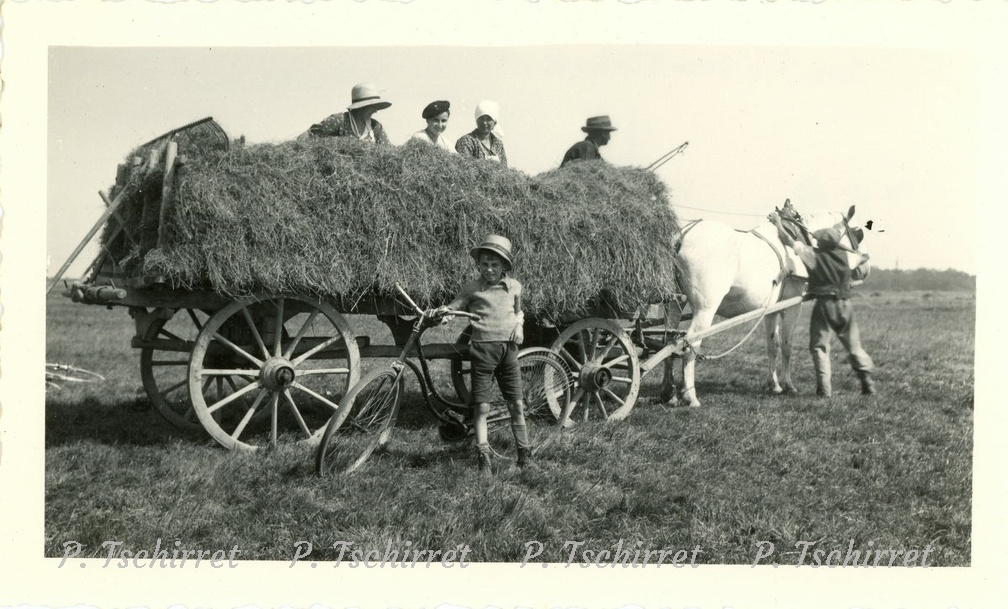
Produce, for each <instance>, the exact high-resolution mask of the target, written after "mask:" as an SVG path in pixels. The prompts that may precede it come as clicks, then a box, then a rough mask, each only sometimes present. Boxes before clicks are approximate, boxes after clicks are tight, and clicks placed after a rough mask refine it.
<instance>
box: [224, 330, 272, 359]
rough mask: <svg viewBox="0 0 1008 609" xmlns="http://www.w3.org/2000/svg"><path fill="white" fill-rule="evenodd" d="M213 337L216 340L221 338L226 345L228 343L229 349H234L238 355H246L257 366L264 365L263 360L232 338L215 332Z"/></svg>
mask: <svg viewBox="0 0 1008 609" xmlns="http://www.w3.org/2000/svg"><path fill="white" fill-rule="evenodd" d="M213 338H214V340H219V341H220V342H222V343H224V344H225V345H227V347H228V348H229V349H231V350H232V351H234V352H235V353H237V354H238V355H240V356H242V357H244V358H245V359H247V360H248V361H250V362H252V363H253V364H255V365H256V366H257V367H261V366H262V365H263V361H262V360H260V359H258V358H257V357H255V356H254V355H252V354H251V353H249V352H248V351H246V350H245V349H242V348H241V347H239V346H238V345H236V344H234V343H233V342H231V341H230V340H228V339H226V338H224V337H223V336H221V335H220V334H218V333H216V332H215V333H214V335H213Z"/></svg>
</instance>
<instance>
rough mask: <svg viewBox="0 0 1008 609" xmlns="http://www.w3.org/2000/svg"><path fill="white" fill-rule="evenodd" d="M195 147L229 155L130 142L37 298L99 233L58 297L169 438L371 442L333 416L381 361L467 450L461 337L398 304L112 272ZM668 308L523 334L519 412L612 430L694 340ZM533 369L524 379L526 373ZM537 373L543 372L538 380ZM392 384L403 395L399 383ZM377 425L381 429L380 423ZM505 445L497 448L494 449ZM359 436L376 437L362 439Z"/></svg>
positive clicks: (148, 245)
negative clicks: (135, 362) (123, 324)
mask: <svg viewBox="0 0 1008 609" xmlns="http://www.w3.org/2000/svg"><path fill="white" fill-rule="evenodd" d="M196 139H198V140H199V142H200V145H202V146H207V145H214V146H220V147H221V148H224V149H226V148H227V147H228V146H229V141H228V138H227V136H226V134H225V133H224V132H223V130H221V128H220V127H219V126H218V125H217V124H216V123H215V122H214V121H213V120H212V119H210V118H206V119H203V120H201V121H197V122H195V123H192V124H190V125H186V126H184V127H182V128H179V129H176V130H173V131H171V132H168V133H166V134H164V135H162V136H160V137H159V138H156V139H154V140H152V141H150V142H148V143H146V144H144V145H143V146H141V147H140V148H138V149H137V154H136V156H134V157H133V158H132V159H131V161H130V162H128V163H124V164H123V165H120V167H119V170H118V173H117V180H116V184H117V189H114V190H113V191H112V196H111V197H110V196H109V195H107V194H105V193H104V192H103V193H101V195H102V197H103V199H104V200H105V202H106V204H107V209H106V211H105V212H104V214H103V215H102V217H101V218H100V219H99V220H98V222H97V223H96V224H95V226H94V228H92V230H91V231H90V232H89V233H88V234H87V236H86V237H85V239H84V241H83V242H82V243H81V244H80V246H78V248H77V249H76V250H75V251H74V253H73V254H72V255H71V257H70V259H69V260H67V262H66V263H65V264H64V265H63V267H62V268H61V269H60V271H59V272H58V274H57V275H56V277H55V278H54V279H53V280H52V282H51V284H50V286H49V289H50V290H51V289H52V288H53V287H54V286H56V285H57V284H58V283H59V282H60V279H61V278H62V275H63V274H64V273H65V271H66V269H67V268H68V267H69V266H70V264H71V263H72V261H73V259H74V258H76V256H77V255H78V254H79V253H80V252H81V251H82V250H83V249H84V247H85V245H86V244H87V243H88V242H89V241H90V240H91V239H92V238H93V237H94V235H95V234H97V232H98V231H99V230H100V229H101V228H102V227H104V228H105V230H106V238H105V239H104V240H103V246H102V250H101V251H100V253H99V254H98V256H97V257H96V258H95V260H94V261H93V263H92V264H91V265H90V266H89V268H88V269H87V271H86V272H85V274H84V275H83V279H82V280H80V281H76V282H73V283H70V284H69V285H66V286H65V289H64V291H63V294H64V295H65V296H67V297H69V298H71V299H72V300H73V301H74V302H78V303H83V304H91V305H101V306H106V307H109V308H111V307H124V308H126V309H127V310H128V311H129V314H130V316H131V317H132V319H133V322H134V325H135V327H136V334H135V335H134V336H133V338H132V340H131V346H132V347H133V348H135V349H139V351H140V374H141V379H142V382H143V387H144V390H145V392H146V394H147V396H148V398H149V400H150V402H151V404H152V405H153V406H154V407H155V408H156V409H157V411H158V412H159V413H160V414H161V415H162V416H163V417H164V418H165V419H167V420H168V421H169V422H170V423H172V424H173V425H175V426H177V427H179V428H182V429H186V430H198V429H200V428H202V429H205V430H206V432H208V433H209V434H210V435H211V436H212V437H213V438H214V439H215V440H216V441H217V442H218V443H220V444H221V445H222V446H224V447H226V448H229V449H257V448H261V447H266V446H273V445H276V444H278V443H282V442H295V441H309V442H318V441H320V440H321V439H322V436H323V434H324V433H325V431H326V428H327V425H328V424H329V422H330V420H334V415H338V416H336V417H335V419H339V421H340V424H337V425H336V426H337V427H341V428H342V427H348V428H349V427H352V426H353V425H358V426H359V427H360V428H362V429H364V428H367V429H371V430H373V427H368V426H367V425H366V424H365V423H364V422H363V419H358V418H357V417H356V415H355V414H354V413H353V412H349V411H347V409H346V408H344V410H342V411H341V402H342V401H343V400H344V398H346V397H347V396H348V395H350V394H351V393H352V392H353V391H354V389H355V386H357V385H358V383H359V381H360V380H361V376H362V375H361V362H362V359H364V358H383V359H387V360H396V361H398V362H400V363H399V364H398V365H399V366H400V367H401V369H403V370H404V369H405V368H409V369H410V370H411V371H412V372H413V373H414V376H415V377H416V378H417V380H418V381H419V383H420V387H421V392H422V394H423V397H424V401H425V403H426V406H427V408H428V410H429V411H430V412H431V413H432V414H433V415H434V416H435V417H436V419H437V420H438V421H439V423H440V425H441V432H442V437H443V438H445V439H449V440H452V439H459V438H462V437H465V436H466V433H467V432H468V426H467V419H468V414H469V413H468V395H469V394H468V382H469V379H468V376H469V368H468V366H469V361H468V334H467V333H466V332H463V333H462V334H461V335H460V336H458V338H457V339H456V340H455V341H453V342H446V343H433V344H424V345H422V346H421V345H420V341H419V336H418V334H417V332H418V330H419V331H420V332H422V331H425V330H426V329H427V328H428V327H429V323H428V322H429V320H426V318H425V316H424V312H423V311H422V310H420V309H419V308H418V307H416V306H415V305H414V304H413V303H412V301H409V300H408V297H405V298H404V295H403V294H384V295H382V294H375V295H373V296H371V297H368V298H363V299H358V300H354V301H353V302H350V301H347V300H343V299H328V298H324V297H319V296H317V295H311V294H255V295H248V296H239V297H231V296H228V295H224V294H220V293H217V292H214V291H209V290H207V291H201V290H191V289H179V288H177V287H173V286H171V285H170V284H169V283H168V282H167V281H166V279H165V278H163V277H157V276H145V275H143V274H142V273H139V272H136V271H134V272H132V273H131V272H127V271H126V270H125V269H126V267H127V266H128V265H126V264H125V263H126V262H127V260H124V259H122V258H123V257H133V258H137V257H139V259H140V260H142V259H143V258H142V257H143V256H144V255H146V253H147V252H148V251H150V250H151V249H153V248H155V247H157V246H158V244H160V243H164V241H165V237H166V236H165V222H164V220H165V218H166V217H167V215H168V212H169V210H170V208H171V206H172V205H173V194H174V192H176V190H177V186H178V184H179V181H180V180H182V179H184V176H185V171H186V164H187V158H186V156H185V154H184V152H185V150H186V145H187V142H188V141H190V140H196ZM152 178H153V179H156V180H159V181H160V188H159V189H158V188H154V189H151V188H146V190H145V193H147V194H145V202H144V207H143V210H142V217H141V218H140V219H139V220H140V221H139V222H132V223H130V222H127V221H126V220H125V219H124V217H123V213H124V212H123V210H122V209H121V208H120V203H121V197H122V191H123V189H122V188H121V185H123V184H126V183H127V182H128V181H129V180H137V179H140V180H144V181H145V182H144V183H145V184H150V183H151V179H152ZM117 190H118V191H119V192H118V193H117ZM151 191H156V192H151ZM137 227H138V228H137ZM132 268H142V265H136V264H134V265H133V267H132ZM800 301H801V298H800V297H799V298H795V299H790V300H785V301H782V302H779V303H777V304H775V305H773V306H772V307H770V308H769V309H766V310H758V311H754V312H752V313H749V314H746V315H742V316H739V317H736V318H732V319H730V320H727V321H724V322H721V323H719V324H717V325H715V326H714V327H712V328H710V329H709V330H707V331H706V332H704V333H703V336H707V335H711V334H715V333H717V332H721V331H723V330H725V329H728V328H730V327H733V326H736V325H738V324H742V323H746V322H748V321H754V320H758V318H760V317H761V316H763V315H767V314H769V313H772V312H774V311H777V310H781V309H783V308H787V307H790V306H794V305H796V304H798V303H799V302H800ZM670 304H671V306H668V307H664V309H665V310H669V311H675V315H674V316H673V317H670V318H666V317H665V314H664V313H663V314H661V315H655V316H649V315H648V314H643V315H641V314H638V313H636V312H634V313H627V312H618V311H614V310H612V309H611V308H610V307H605V306H599V307H597V309H596V310H595V311H592V313H593V314H594V315H592V316H579V317H573V318H570V319H562V320H552V321H551V322H550V323H541V324H535V323H530V324H529V326H530V327H527V329H526V337H527V338H528V340H527V342H528V343H529V344H531V345H532V347H530V348H526V349H525V350H523V351H522V354H523V356H524V357H525V358H526V359H525V360H524V361H525V362H526V363H528V364H529V366H524V365H523V374H524V372H525V370H526V368H528V369H529V370H532V371H533V376H531V377H528V378H526V383H527V384H529V385H531V386H530V387H526V393H527V394H529V393H530V392H531V394H534V395H537V396H538V397H533V398H529V397H528V396H527V401H529V402H532V401H535V400H538V404H539V405H542V404H543V403H544V401H545V403H547V405H548V408H547V409H546V410H548V412H549V413H550V416H551V417H552V418H551V419H550V420H549V422H548V424H547V427H548V429H550V430H557V429H560V428H562V427H569V426H571V425H573V424H574V423H577V422H580V421H586V420H591V419H607V420H608V419H612V420H616V419H621V418H623V417H625V416H626V415H627V414H629V413H630V411H631V409H632V408H633V406H634V403H635V402H636V400H637V395H638V392H639V389H640V384H641V378H642V376H643V375H645V374H647V373H649V372H650V371H652V370H653V369H654V368H655V367H657V366H658V365H659V364H660V363H662V362H664V361H665V360H667V359H668V358H669V357H673V356H677V355H680V354H682V353H683V352H684V350H685V349H687V348H689V341H691V340H696V339H699V338H702V336H686V334H685V333H684V332H682V331H680V330H679V329H678V324H679V322H680V321H682V319H685V318H682V319H681V310H680V309H679V307H678V305H677V304H676V303H670ZM657 308H658V307H652V310H655V309H657ZM351 315H372V316H377V317H378V318H379V319H380V320H381V321H382V322H384V323H385V324H386V325H387V326H388V327H389V329H390V330H391V335H392V339H393V340H392V344H373V343H372V340H371V337H370V336H367V335H361V334H358V333H357V332H356V331H355V329H354V327H353V325H352V324H351V320H350V318H349V316H351ZM540 321H542V320H540ZM533 356H534V357H533ZM412 359H416V360H417V363H414V362H413V361H411V360H412ZM435 360H447V362H448V367H449V369H450V386H451V390H452V392H453V393H454V395H453V396H446V395H444V391H443V389H442V388H440V387H439V384H438V383H437V382H436V379H435V378H433V376H432V374H431V371H430V367H429V366H428V362H433V361H435ZM532 362H536V365H537V366H538V368H536V369H535V370H533V368H535V366H532V365H531V363H532ZM544 369H548V371H549V373H548V374H544V373H543V372H542V370H544ZM557 371H562V373H558V372H557ZM381 372H388V370H383V371H381ZM371 376H373V375H369V376H368V377H366V378H365V380H368V378H371ZM561 376H562V379H561V378H560V377H561ZM543 379H547V380H548V383H547V385H548V386H547V385H543V383H544V382H545V381H544V380H543ZM395 384H396V386H397V387H399V386H400V385H401V377H400V376H397V380H396V382H395ZM545 396H548V398H547V397H545ZM350 397H351V400H350V402H351V403H352V402H353V399H352V397H353V396H350ZM393 415H394V413H393ZM383 416H384V417H385V419H388V417H389V413H388V412H385V413H384V415H383ZM491 419H492V422H493V421H496V422H497V423H498V424H501V425H505V424H506V421H507V412H506V409H505V410H503V412H501V411H500V409H499V408H498V409H496V411H495V413H494V414H492V415H491ZM376 420H377V419H376ZM383 420H384V419H383ZM329 433H330V435H332V434H334V433H335V430H332V431H330V432H329ZM504 436H506V434H501V437H502V438H503V439H502V440H501V442H502V444H500V445H499V446H498V447H497V448H499V449H500V450H501V451H505V452H506V450H507V448H508V447H507V443H508V440H507V439H506V438H504ZM367 437H368V438H370V439H372V440H373V439H375V438H377V437H378V436H376V435H374V434H373V433H371V432H368V435H367ZM372 448H373V447H372ZM368 452H369V451H368ZM364 458H366V455H365V456H364Z"/></svg>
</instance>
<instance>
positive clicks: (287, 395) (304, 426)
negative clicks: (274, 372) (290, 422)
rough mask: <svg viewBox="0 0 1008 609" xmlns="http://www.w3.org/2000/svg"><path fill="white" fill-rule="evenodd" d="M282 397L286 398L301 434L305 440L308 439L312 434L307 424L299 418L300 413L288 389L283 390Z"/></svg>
mask: <svg viewBox="0 0 1008 609" xmlns="http://www.w3.org/2000/svg"><path fill="white" fill-rule="evenodd" d="M283 396H284V397H285V398H287V403H288V404H290V407H291V412H292V413H294V418H295V419H297V422H298V426H299V427H300V428H301V432H302V433H304V435H305V437H306V438H310V437H311V435H312V432H311V430H310V429H308V424H307V423H305V420H304V417H303V416H301V411H300V410H298V407H297V404H295V403H294V396H292V395H291V393H290V390H289V389H284V392H283Z"/></svg>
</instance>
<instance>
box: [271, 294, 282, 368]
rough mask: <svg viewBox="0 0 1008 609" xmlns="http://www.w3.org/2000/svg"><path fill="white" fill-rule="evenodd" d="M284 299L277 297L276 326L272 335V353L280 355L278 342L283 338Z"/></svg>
mask: <svg viewBox="0 0 1008 609" xmlns="http://www.w3.org/2000/svg"><path fill="white" fill-rule="evenodd" d="M283 315H284V299H283V298H279V299H277V314H276V326H275V330H274V331H273V332H274V337H273V355H274V356H276V357H280V354H281V351H280V343H281V341H282V340H283V327H284V317H283Z"/></svg>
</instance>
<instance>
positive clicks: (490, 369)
mask: <svg viewBox="0 0 1008 609" xmlns="http://www.w3.org/2000/svg"><path fill="white" fill-rule="evenodd" d="M469 358H470V359H471V361H472V403H473V404H489V403H490V402H492V401H493V397H494V395H493V393H494V391H493V386H492V384H491V383H490V380H491V379H492V378H493V377H495V376H496V377H497V384H498V385H499V386H500V390H501V393H502V394H503V395H504V399H505V400H506V401H508V402H516V401H518V400H520V399H522V382H521V369H520V368H519V367H518V345H516V344H514V343H513V342H512V341H490V342H478V343H470V345H469Z"/></svg>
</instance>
